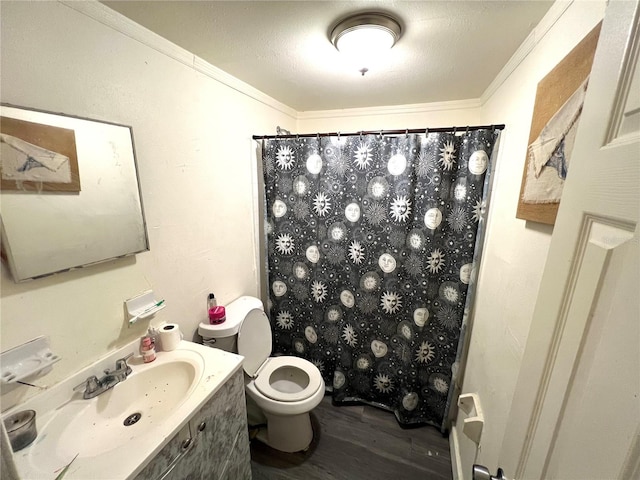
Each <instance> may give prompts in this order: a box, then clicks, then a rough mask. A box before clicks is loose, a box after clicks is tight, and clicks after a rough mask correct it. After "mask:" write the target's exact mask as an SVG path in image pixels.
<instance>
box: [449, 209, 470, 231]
mask: <svg viewBox="0 0 640 480" xmlns="http://www.w3.org/2000/svg"><path fill="white" fill-rule="evenodd" d="M447 223H448V224H449V226H450V227H451V229H452V230H453V231H454V232H457V233H460V232H462V231H463V230H464V227H466V226H467V212H466V211H465V209H464V207H460V206H457V207H454V208H453V209H452V210H451V212H449V215H447Z"/></svg>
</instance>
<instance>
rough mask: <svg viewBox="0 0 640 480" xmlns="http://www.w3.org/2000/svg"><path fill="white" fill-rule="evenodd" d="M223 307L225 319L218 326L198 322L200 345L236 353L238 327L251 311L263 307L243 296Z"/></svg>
mask: <svg viewBox="0 0 640 480" xmlns="http://www.w3.org/2000/svg"><path fill="white" fill-rule="evenodd" d="M224 307H225V310H226V318H227V319H226V320H225V321H224V322H223V323H220V324H218V325H211V324H210V323H209V322H208V321H205V322H200V325H199V326H198V334H199V335H200V336H201V337H202V343H204V344H205V345H207V346H209V347H213V348H220V349H221V350H226V351H227V352H233V353H237V352H238V330H240V325H241V324H242V322H243V321H244V319H245V318H246V316H247V314H248V313H249V312H250V311H251V310H253V309H254V308H259V309H260V310H264V305H263V304H262V301H261V300H260V299H258V298H256V297H251V296H243V297H240V298H237V299H235V300H234V301H232V302H231V303H229V304H228V305H224Z"/></svg>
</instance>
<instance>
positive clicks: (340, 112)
mask: <svg viewBox="0 0 640 480" xmlns="http://www.w3.org/2000/svg"><path fill="white" fill-rule="evenodd" d="M480 106H481V104H480V99H478V98H474V99H469V100H453V101H450V102H432V103H414V104H409V105H393V106H387V107H364V108H346V109H337V110H315V111H307V112H298V120H314V119H321V118H346V117H366V116H374V115H407V114H411V113H428V112H439V111H442V110H466V109H473V108H480Z"/></svg>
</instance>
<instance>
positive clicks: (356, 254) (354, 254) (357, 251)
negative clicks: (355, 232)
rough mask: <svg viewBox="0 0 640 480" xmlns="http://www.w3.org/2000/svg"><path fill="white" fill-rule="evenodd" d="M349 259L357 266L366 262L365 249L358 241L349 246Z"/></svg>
mask: <svg viewBox="0 0 640 480" xmlns="http://www.w3.org/2000/svg"><path fill="white" fill-rule="evenodd" d="M349 259H350V260H351V261H352V262H353V263H355V264H356V265H360V264H361V263H362V261H363V260H364V248H363V247H362V245H361V244H360V242H358V241H357V240H353V241H352V242H351V243H350V244H349Z"/></svg>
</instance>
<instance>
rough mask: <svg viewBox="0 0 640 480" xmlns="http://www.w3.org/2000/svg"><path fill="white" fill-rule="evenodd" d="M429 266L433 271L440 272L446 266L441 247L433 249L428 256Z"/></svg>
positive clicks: (430, 270)
mask: <svg viewBox="0 0 640 480" xmlns="http://www.w3.org/2000/svg"><path fill="white" fill-rule="evenodd" d="M427 267H428V268H429V272H431V273H439V272H440V270H442V267H444V253H442V252H441V251H440V249H439V248H436V249H435V250H433V251H432V252H431V253H430V254H429V256H428V257H427Z"/></svg>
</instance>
